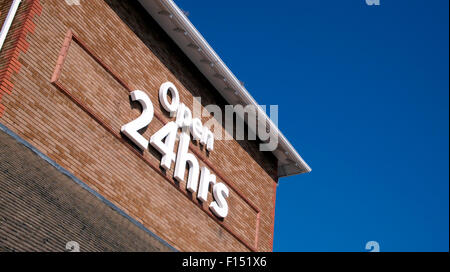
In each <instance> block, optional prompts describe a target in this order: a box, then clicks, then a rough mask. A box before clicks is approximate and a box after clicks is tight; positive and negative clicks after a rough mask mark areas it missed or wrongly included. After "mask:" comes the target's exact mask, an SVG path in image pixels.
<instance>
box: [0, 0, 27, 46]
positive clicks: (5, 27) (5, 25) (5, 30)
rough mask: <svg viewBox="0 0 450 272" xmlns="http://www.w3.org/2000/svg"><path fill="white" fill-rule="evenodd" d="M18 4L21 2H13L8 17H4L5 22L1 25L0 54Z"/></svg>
mask: <svg viewBox="0 0 450 272" xmlns="http://www.w3.org/2000/svg"><path fill="white" fill-rule="evenodd" d="M20 2H22V0H14V2H13V3H12V5H11V8H10V9H9V12H8V16H6V20H5V22H4V23H3V27H2V32H1V33H0V52H1V51H2V48H3V44H4V43H5V40H6V36H7V35H8V32H9V29H10V28H11V24H12V22H13V20H14V17H15V16H16V13H17V9H18V8H19V5H20Z"/></svg>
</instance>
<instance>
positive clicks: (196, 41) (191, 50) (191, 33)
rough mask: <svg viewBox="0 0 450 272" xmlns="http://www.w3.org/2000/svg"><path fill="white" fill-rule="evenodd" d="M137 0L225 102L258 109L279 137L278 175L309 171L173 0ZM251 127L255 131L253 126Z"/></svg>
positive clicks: (284, 175) (273, 132)
mask: <svg viewBox="0 0 450 272" xmlns="http://www.w3.org/2000/svg"><path fill="white" fill-rule="evenodd" d="M139 2H140V3H141V5H142V6H143V7H144V8H145V9H146V10H147V12H148V13H149V14H150V15H151V16H152V17H153V18H154V19H155V20H156V21H157V22H158V24H159V25H160V26H161V27H162V28H163V29H164V31H165V32H166V33H167V34H168V35H169V37H170V38H171V39H172V40H173V41H174V42H175V43H176V44H177V45H178V47H179V48H180V49H181V50H182V51H183V52H184V53H185V54H186V55H187V57H188V58H189V59H190V60H191V61H192V62H193V63H194V65H195V66H196V67H197V68H198V69H199V70H200V71H201V72H202V74H203V75H204V76H205V77H206V78H207V79H208V80H209V81H210V82H211V84H212V85H213V86H214V87H215V88H216V89H217V91H218V92H219V93H220V94H221V95H222V96H223V97H224V98H225V100H227V102H229V103H230V104H232V105H236V104H244V105H253V106H255V107H256V108H257V109H258V115H260V116H263V117H264V119H265V120H266V121H267V123H268V124H269V127H270V133H271V134H272V136H277V137H278V139H279V143H278V148H277V149H276V150H275V151H273V152H272V153H274V155H275V156H276V157H277V159H278V177H287V176H292V175H297V174H303V173H308V172H311V168H310V167H309V165H308V164H307V163H306V162H305V161H304V160H303V158H302V157H301V156H300V155H299V154H298V152H297V151H296V150H295V148H294V147H293V146H292V145H291V143H290V142H289V141H288V140H287V139H286V137H285V136H284V135H283V134H282V133H281V131H280V130H279V129H278V127H277V126H276V125H275V124H274V123H273V122H272V120H271V119H270V118H269V117H268V116H267V114H266V113H265V111H263V110H262V108H261V107H260V105H259V104H258V103H257V102H256V101H255V99H254V98H253V97H252V96H251V95H250V93H249V92H248V91H247V89H246V88H245V87H244V86H243V85H242V84H241V82H240V81H239V80H238V79H237V78H236V76H235V75H234V74H233V73H232V72H231V70H230V69H229V68H228V67H227V65H226V64H225V63H224V62H223V61H222V59H221V58H220V57H219V56H218V55H217V53H216V52H215V51H214V50H213V49H212V47H211V46H210V45H209V43H208V42H207V41H206V40H205V38H204V37H203V36H202V35H201V34H200V32H199V31H198V30H197V29H196V28H195V26H194V25H193V24H192V23H191V21H190V20H189V19H188V18H187V17H186V15H185V14H184V12H183V11H182V10H181V9H180V8H179V7H178V6H177V5H176V4H175V3H174V1H173V0H139ZM218 75H219V76H218ZM243 117H244V116H241V118H243ZM244 120H245V118H244ZM251 129H252V130H253V131H257V130H256V128H251Z"/></svg>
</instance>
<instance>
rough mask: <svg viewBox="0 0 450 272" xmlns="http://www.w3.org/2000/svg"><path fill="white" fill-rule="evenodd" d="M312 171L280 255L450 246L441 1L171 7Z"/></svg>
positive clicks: (300, 185) (286, 218)
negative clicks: (274, 116) (272, 110)
mask: <svg viewBox="0 0 450 272" xmlns="http://www.w3.org/2000/svg"><path fill="white" fill-rule="evenodd" d="M176 3H177V4H178V5H179V6H180V7H181V8H182V9H184V10H186V11H188V12H189V13H190V15H189V18H190V19H191V21H192V22H193V23H194V25H195V26H196V27H197V28H198V29H199V31H200V32H201V33H202V34H203V35H204V37H205V38H206V40H207V41H208V42H209V43H210V44H211V45H212V47H213V48H214V49H215V50H216V51H217V52H218V54H219V55H220V56H221V57H222V59H223V60H224V61H225V63H227V65H228V66H229V67H230V68H231V70H232V71H233V72H234V73H235V75H236V76H237V77H238V78H239V79H240V80H242V81H244V82H245V85H246V87H247V89H248V90H249V91H250V93H251V94H252V95H253V96H254V97H255V99H256V100H257V101H258V102H259V103H260V104H264V105H270V104H272V105H274V104H275V105H279V107H280V116H279V119H280V120H279V127H280V129H281V131H282V132H283V133H284V134H285V135H286V137H287V138H288V139H289V140H290V141H291V143H292V144H293V145H294V146H295V148H296V149H297V150H298V151H299V153H300V154H301V155H302V156H303V157H304V159H305V160H306V161H307V162H308V163H309V164H310V165H311V167H312V168H313V172H312V173H310V174H307V175H300V176H295V177H289V178H283V179H281V180H280V185H279V187H278V194H277V207H276V225H275V246H274V249H275V251H364V247H365V244H366V242H367V241H371V240H375V241H378V242H379V243H380V246H381V251H448V250H449V166H448V165H449V76H448V74H449V34H448V33H449V13H448V12H449V1H448V0H432V1H429V0H428V1H426V0H391V1H387V0H381V5H380V6H371V7H369V6H367V5H366V4H365V0H352V1H348V0H340V1H336V0H322V1H317V0H308V1H306V0H298V1H293V0H291V1H256V0H245V1H242V0H227V1H211V0H195V1H192V0H189V1H188V0H176Z"/></svg>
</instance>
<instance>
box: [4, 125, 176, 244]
mask: <svg viewBox="0 0 450 272" xmlns="http://www.w3.org/2000/svg"><path fill="white" fill-rule="evenodd" d="M0 142H1V145H0V184H1V186H0V252H5V251H7V252H10V251H12V252H23V251H25V252H29V251H35V252H42V251H46V252H47V251H50V252H63V251H66V250H67V249H66V245H67V243H68V242H70V241H75V242H77V243H78V244H79V246H80V251H81V252H88V251H89V252H92V251H99V252H105V251H106V252H116V251H127V252H129V251H137V252H139V251H146V252H155V251H169V252H170V251H172V248H170V247H169V246H168V245H167V244H165V243H164V242H162V241H160V239H158V238H156V237H155V236H154V235H153V234H151V233H148V231H146V230H145V229H144V228H142V226H138V225H137V224H135V223H134V222H132V220H129V219H128V218H126V217H124V216H122V214H120V213H119V212H118V211H117V209H115V208H116V207H113V206H112V205H109V204H110V203H106V202H105V201H102V199H101V198H99V197H97V196H95V195H94V194H93V193H91V192H89V191H88V190H86V189H85V188H83V187H82V186H81V185H80V184H79V183H77V182H76V181H74V180H73V179H72V177H70V176H69V175H68V174H67V173H64V172H62V171H61V169H59V168H58V167H55V166H54V165H51V164H50V163H48V162H47V161H46V160H44V159H43V158H41V156H40V154H39V155H38V154H36V153H35V152H33V151H32V150H30V149H29V148H28V147H26V146H24V145H23V144H22V143H21V142H19V141H18V140H17V139H15V138H13V137H12V136H10V135H8V134H7V133H5V132H4V131H3V129H2V128H1V127H0Z"/></svg>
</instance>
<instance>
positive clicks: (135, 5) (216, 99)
mask: <svg viewBox="0 0 450 272" xmlns="http://www.w3.org/2000/svg"><path fill="white" fill-rule="evenodd" d="M78 2H79V3H78ZM16 7H17V9H16ZM0 24H1V25H2V26H3V30H2V36H3V35H4V34H6V35H5V36H4V42H3V43H2V44H1V48H0V50H1V51H0V251H64V250H66V244H67V242H69V241H75V242H77V243H78V244H79V245H80V250H81V251H271V250H272V244H273V228H274V217H275V214H274V213H275V197H276V186H277V183H278V179H279V178H280V177H284V176H290V175H295V174H301V173H306V172H309V171H310V168H309V167H308V165H307V164H306V163H305V162H304V161H303V160H302V158H301V157H300V156H299V155H298V153H297V152H296V151H295V149H294V148H293V147H292V146H291V145H290V144H289V142H288V141H287V140H286V139H285V137H284V136H283V135H282V134H281V132H280V131H278V129H277V128H276V127H275V126H274V125H273V124H272V123H271V122H270V121H269V119H268V118H267V115H265V113H264V114H263V113H261V112H258V115H259V114H261V116H263V117H264V118H265V119H264V120H265V123H266V124H268V125H269V127H268V131H270V133H272V134H273V135H276V136H277V137H278V138H277V139H278V145H277V148H276V149H275V150H273V151H270V152H262V151H260V144H261V143H262V141H261V140H258V141H255V140H239V141H237V140H225V139H223V140H222V139H215V141H214V147H213V149H212V150H211V151H209V149H210V148H209V146H207V141H206V140H205V143H204V144H203V143H199V142H198V141H194V140H192V141H189V143H188V147H186V150H187V152H189V154H191V155H193V156H194V157H195V158H196V160H197V162H198V169H200V170H201V173H200V172H199V173H197V174H198V178H196V177H197V176H195V175H194V176H193V177H192V188H193V189H192V190H189V189H188V188H187V186H189V184H188V185H187V183H188V182H187V181H189V180H191V179H190V177H188V176H187V174H188V173H189V174H191V173H193V172H194V171H193V170H192V169H193V168H195V167H194V166H192V165H190V164H189V163H187V164H186V165H187V166H188V167H183V166H180V169H179V171H182V170H185V171H184V172H183V171H182V172H181V173H182V175H181V176H182V178H181V179H177V178H174V176H176V173H174V171H175V170H174V169H175V168H176V166H175V165H176V164H181V163H182V162H180V161H181V159H179V157H180V154H181V153H180V152H182V151H180V150H178V151H176V152H177V159H176V158H175V157H173V158H172V159H173V160H169V163H170V164H169V165H170V167H168V168H167V169H165V168H163V167H161V161H162V160H164V156H163V155H164V154H161V152H160V151H159V150H157V148H155V147H154V145H153V144H151V145H148V142H144V143H145V144H144V145H143V146H141V147H140V146H139V144H138V142H137V140H136V139H137V138H139V137H141V138H139V139H141V140H142V139H147V140H148V139H150V138H151V137H152V135H155V133H156V132H158V131H159V130H160V129H161V128H162V127H167V126H169V123H171V122H175V120H176V119H175V117H173V115H170V114H169V111H168V110H167V109H165V108H164V106H163V105H161V103H160V92H161V89H162V88H161V85H162V84H163V83H166V82H171V83H172V84H173V86H175V88H176V90H177V94H178V96H179V102H180V103H183V104H185V105H186V107H187V108H189V109H191V110H192V109H194V108H195V105H194V101H196V100H195V98H198V97H201V103H200V108H201V109H202V111H203V112H207V113H208V111H207V110H206V106H207V105H218V106H219V107H220V108H221V109H225V107H226V105H244V106H246V105H256V102H255V101H254V100H253V99H252V98H251V96H250V95H249V93H248V92H247V90H246V89H245V87H244V86H243V85H242V84H241V83H240V82H239V81H238V80H237V79H236V77H234V75H233V74H232V73H231V72H230V70H229V69H228V68H227V67H226V66H225V64H224V63H223V62H222V61H221V60H220V58H219V57H218V56H217V54H216V53H215V52H214V51H213V50H212V49H211V47H210V46H209V45H208V44H207V42H206V41H205V40H204V39H203V38H202V36H201V35H200V34H199V33H198V31H197V30H196V29H195V27H193V26H192V24H191V23H190V22H189V20H188V19H187V18H186V16H185V15H184V14H183V12H182V11H181V10H180V9H179V8H178V7H177V6H176V5H175V4H174V3H173V1H171V0H139V1H120V0H89V1H87V0H81V1H73V0H67V1H62V0H22V1H18V0H15V1H11V0H0ZM136 90H141V91H142V92H143V93H144V96H146V97H148V98H149V100H150V101H151V102H152V105H153V107H152V108H153V112H152V113H153V118H152V121H151V122H150V124H146V125H147V126H145V128H144V129H139V130H138V133H139V135H138V136H135V138H134V139H133V136H127V135H128V134H126V132H124V129H123V127H124V125H125V124H128V123H130V122H131V121H132V120H135V119H137V118H139V116H141V114H142V116H144V113H143V111H145V110H144V108H145V107H144V104H143V102H140V101H139V100H138V99H137V98H136V99H134V98H133V96H130V94H132V93H133V92H134V91H136ZM169 91H171V92H169V93H170V94H171V95H169V97H171V99H168V103H172V104H171V105H174V104H175V102H176V101H175V100H176V95H175V93H173V92H172V91H173V88H172V89H169ZM135 100H136V101H135ZM147 106H148V105H147ZM178 116H179V114H177V118H178ZM221 118H222V117H218V116H215V115H214V116H213V114H212V113H211V114H206V115H205V116H202V117H201V119H200V121H201V122H202V124H205V128H206V127H207V125H206V124H209V125H211V126H213V127H214V128H215V129H216V130H215V131H216V132H217V131H219V132H223V135H225V134H226V133H227V131H226V128H225V127H224V126H222V125H221V124H222V122H221V121H222V120H219V119H221ZM237 118H240V116H237ZM247 123H248V122H247ZM247 128H249V129H250V130H255V131H256V127H253V126H252V125H251V124H250V123H248V125H247V124H246V129H247ZM200 132H201V131H200ZM203 132H204V131H203ZM180 133H181V130H179V131H178V134H179V135H180ZM183 133H184V134H185V135H188V136H189V135H190V133H189V132H183ZM232 133H233V131H232ZM233 134H234V133H233ZM140 135H141V136H140ZM201 135H206V134H205V132H204V133H203V134H201ZM202 137H203V136H202ZM178 138H180V136H179V137H178ZM178 138H177V140H176V144H175V148H177V147H178V146H179V142H181V140H178ZM180 139H182V137H181V138H180ZM187 139H189V138H187ZM207 140H209V139H207ZM180 149H181V148H180ZM169 157H170V156H169V155H167V158H169ZM190 158H192V157H190ZM204 169H208V170H209V172H210V173H211V175H214V176H215V179H216V180H215V183H211V184H210V183H209V181H208V182H206V181H205V183H203V181H202V180H205V179H206V178H204V177H203V175H205V177H207V175H206V174H205V173H206V172H205V171H206V170H204ZM184 174H186V177H185V178H184ZM211 175H210V176H211ZM198 179H200V184H198V183H196V182H198ZM202 184H203V185H204V184H206V187H205V188H207V189H206V190H207V195H206V197H205V198H204V199H203V200H201V198H200V194H199V192H198V190H200V189H199V188H200V187H201V186H202ZM218 184H222V185H223V186H222V187H220V186H218ZM216 185H217V186H216ZM197 186H200V187H197ZM219 187H220V188H219ZM224 188H226V190H227V191H228V194H225V193H224V190H225V189H224ZM197 189H198V190H197ZM216 189H217V192H216ZM220 189H222V191H220ZM216 193H217V194H216ZM220 197H222V203H220V200H219V199H220ZM224 200H225V202H226V206H227V209H225V208H224V203H223V201H224ZM213 203H214V204H216V208H217V209H216V210H215V209H214V208H211V207H210V206H211V205H212V204H213ZM224 215H225V216H224Z"/></svg>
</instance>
